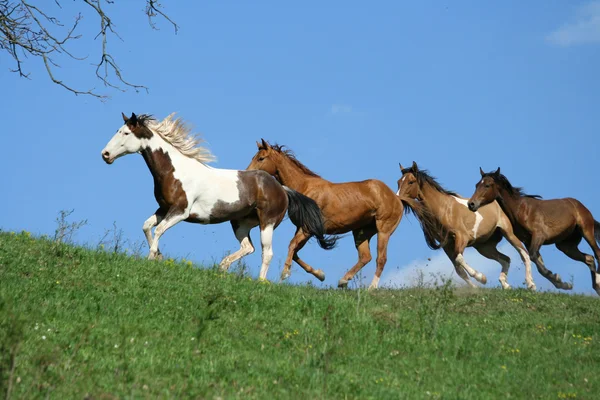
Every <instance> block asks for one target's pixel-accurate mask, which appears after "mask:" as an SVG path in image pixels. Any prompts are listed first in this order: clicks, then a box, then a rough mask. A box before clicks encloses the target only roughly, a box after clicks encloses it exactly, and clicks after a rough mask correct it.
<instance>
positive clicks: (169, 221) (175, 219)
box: [148, 209, 190, 260]
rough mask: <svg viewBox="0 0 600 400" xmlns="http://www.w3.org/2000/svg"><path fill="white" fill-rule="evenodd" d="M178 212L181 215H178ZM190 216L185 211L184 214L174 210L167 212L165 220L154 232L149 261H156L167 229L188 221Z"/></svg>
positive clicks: (188, 212) (187, 211)
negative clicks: (159, 242)
mask: <svg viewBox="0 0 600 400" xmlns="http://www.w3.org/2000/svg"><path fill="white" fill-rule="evenodd" d="M177 212H179V213H178V214H177ZM189 216H190V211H189V210H184V211H183V212H182V211H179V210H177V211H173V209H171V210H169V211H168V212H167V214H166V215H165V217H164V218H163V220H162V221H160V223H159V224H158V226H157V227H156V229H155V230H154V239H153V240H152V245H151V246H150V253H149V254H148V259H150V260H154V259H155V258H156V256H157V254H158V240H159V239H160V237H161V236H162V235H163V234H164V233H165V232H166V231H167V229H169V228H171V227H172V226H174V225H175V224H177V223H179V222H181V221H183V220H185V219H187V218H188V217H189Z"/></svg>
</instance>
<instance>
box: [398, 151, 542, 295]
mask: <svg viewBox="0 0 600 400" xmlns="http://www.w3.org/2000/svg"><path fill="white" fill-rule="evenodd" d="M400 171H402V177H401V178H400V179H399V180H398V193H397V194H398V196H399V197H400V199H401V200H402V202H403V203H404V204H405V206H406V208H407V211H413V212H414V214H415V215H416V217H417V219H418V220H419V223H420V224H421V227H422V228H423V234H424V235H425V241H426V242H427V245H428V246H429V247H430V248H431V249H434V250H436V249H440V248H442V249H444V252H445V253H446V255H447V256H448V258H450V260H451V261H452V264H454V269H455V270H456V273H457V274H458V276H460V277H461V278H462V279H463V280H464V281H465V282H467V283H468V284H469V285H471V286H475V285H474V284H473V282H471V281H470V279H469V276H468V275H471V276H472V277H473V278H475V279H476V280H477V281H479V282H481V283H483V284H485V283H486V282H487V278H486V277H485V275H484V274H482V273H481V272H478V271H476V270H474V269H473V268H471V267H470V266H469V265H468V264H467V263H466V261H465V259H464V257H463V252H464V251H465V248H466V247H474V248H475V250H477V251H478V252H479V254H481V255H482V256H484V257H485V258H488V259H490V260H495V261H497V262H498V263H500V265H501V266H502V272H500V278H499V279H498V280H499V281H500V284H501V285H502V288H503V289H509V288H510V285H509V284H508V282H507V281H506V278H507V275H508V269H509V267H510V258H509V257H508V256H507V255H505V254H503V253H501V252H499V251H498V249H497V248H496V246H497V245H498V243H499V242H500V241H501V240H502V237H504V238H506V240H507V241H508V242H509V243H510V244H511V245H512V246H513V247H514V248H515V249H516V250H517V252H518V253H519V255H520V256H521V260H523V263H524V264H525V280H526V282H527V287H528V288H529V289H531V290H535V283H533V278H532V277H531V262H530V260H529V255H528V254H527V251H526V250H525V247H523V244H522V243H521V242H520V241H519V239H518V238H517V237H516V236H515V234H514V233H513V228H512V225H511V224H510V220H509V219H508V217H507V216H506V215H505V214H504V213H503V212H502V209H501V208H500V206H499V205H498V203H496V202H495V201H494V202H492V203H490V204H488V205H486V206H485V207H482V208H481V209H480V210H479V211H478V212H477V213H473V212H471V211H469V209H468V208H467V199H465V198H463V197H461V196H459V195H458V194H456V193H454V192H451V191H448V190H446V189H444V188H443V187H442V186H441V185H440V184H439V183H438V182H437V181H436V180H435V179H434V178H433V177H432V176H431V175H429V173H428V172H427V171H426V170H422V169H419V167H418V165H417V163H415V162H414V161H413V165H412V166H411V167H410V168H403V167H402V164H400ZM465 271H466V273H465ZM467 273H468V275H467Z"/></svg>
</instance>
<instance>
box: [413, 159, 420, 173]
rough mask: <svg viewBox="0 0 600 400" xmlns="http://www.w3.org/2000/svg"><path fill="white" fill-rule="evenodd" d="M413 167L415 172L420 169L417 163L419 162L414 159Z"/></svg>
mask: <svg viewBox="0 0 600 400" xmlns="http://www.w3.org/2000/svg"><path fill="white" fill-rule="evenodd" d="M412 169H413V171H415V172H418V171H419V166H418V165H417V163H416V162H414V161H413V165H412Z"/></svg>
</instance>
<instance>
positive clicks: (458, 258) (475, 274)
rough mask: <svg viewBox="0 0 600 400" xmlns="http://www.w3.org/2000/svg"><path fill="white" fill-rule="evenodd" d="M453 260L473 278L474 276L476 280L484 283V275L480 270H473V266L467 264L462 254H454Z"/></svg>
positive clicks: (485, 279) (485, 281) (485, 280)
mask: <svg viewBox="0 0 600 400" xmlns="http://www.w3.org/2000/svg"><path fill="white" fill-rule="evenodd" d="M455 261H456V263H457V264H458V265H459V266H461V267H463V268H464V269H465V271H467V273H468V274H469V275H471V276H472V277H473V278H475V280H476V281H478V282H480V283H483V284H484V285H485V284H486V283H487V278H486V277H485V275H484V274H482V273H481V272H478V271H475V270H474V269H473V268H471V267H470V266H469V264H467V262H466V261H465V259H464V257H463V255H462V254H459V255H458V256H456V260H455Z"/></svg>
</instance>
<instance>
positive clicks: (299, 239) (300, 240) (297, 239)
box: [281, 228, 325, 282]
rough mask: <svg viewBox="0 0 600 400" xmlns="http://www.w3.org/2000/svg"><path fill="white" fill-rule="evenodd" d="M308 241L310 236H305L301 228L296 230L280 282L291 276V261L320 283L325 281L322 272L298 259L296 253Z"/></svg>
mask: <svg viewBox="0 0 600 400" xmlns="http://www.w3.org/2000/svg"><path fill="white" fill-rule="evenodd" d="M309 239H310V235H307V234H306V233H305V232H304V231H303V230H302V229H301V228H299V229H297V230H296V234H295V235H294V237H293V238H292V241H291V242H290V246H289V247H288V255H287V258H286V260H285V264H284V265H283V271H282V272H281V280H282V281H283V280H285V279H287V278H289V276H290V275H291V271H290V270H291V268H292V260H294V261H296V263H298V265H300V266H301V267H302V269H304V270H305V271H306V272H308V273H309V274H312V275H314V276H315V277H316V278H317V279H318V280H320V281H321V282H323V281H324V280H325V273H324V272H323V271H322V270H320V269H314V268H313V267H311V266H310V265H308V264H307V263H305V262H304V261H302V260H301V259H300V257H298V252H299V251H300V249H302V248H303V247H304V245H305V244H306V243H307V242H308V240H309Z"/></svg>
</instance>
